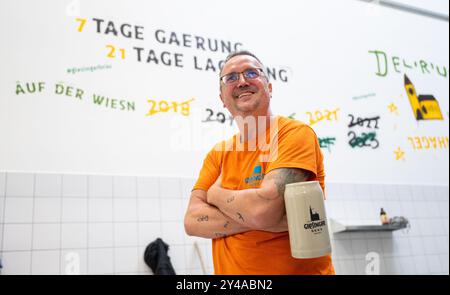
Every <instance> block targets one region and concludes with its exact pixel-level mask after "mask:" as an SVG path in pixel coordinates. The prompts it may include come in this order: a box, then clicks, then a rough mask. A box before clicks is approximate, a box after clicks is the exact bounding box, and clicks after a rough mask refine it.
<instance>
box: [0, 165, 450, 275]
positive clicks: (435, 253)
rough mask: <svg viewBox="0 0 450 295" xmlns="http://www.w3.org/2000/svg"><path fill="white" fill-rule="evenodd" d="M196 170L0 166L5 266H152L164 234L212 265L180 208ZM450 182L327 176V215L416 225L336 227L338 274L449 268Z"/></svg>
mask: <svg viewBox="0 0 450 295" xmlns="http://www.w3.org/2000/svg"><path fill="white" fill-rule="evenodd" d="M194 182H195V180H194V179H187V178H157V177H156V178H155V177H130V176H126V177H121V176H108V175H100V176H97V175H59V174H40V173H39V174H31V173H0V258H1V259H2V263H3V265H4V268H3V270H2V274H58V273H61V274H136V273H139V274H151V273H152V271H151V270H150V268H149V267H148V266H147V265H146V264H145V262H144V261H143V253H144V250H145V248H146V247H147V246H148V244H149V243H151V242H153V241H154V240H155V239H156V238H158V237H160V238H162V239H163V240H164V241H165V242H166V243H167V244H169V247H170V249H169V256H170V257H171V260H172V264H173V266H174V267H175V270H176V272H177V273H178V274H202V273H203V270H202V267H201V264H200V259H199V257H198V255H197V253H196V251H195V250H194V246H193V244H194V242H197V243H198V245H199V247H200V249H201V251H202V254H203V258H204V260H205V264H206V268H207V273H212V271H213V265H212V256H211V255H212V254H211V241H210V240H207V239H202V238H196V237H188V236H187V235H186V234H185V233H184V225H183V218H184V213H185V210H186V207H187V204H188V201H189V196H190V190H191V188H192V186H193V184H194ZM448 201H449V190H448V187H437V186H436V187H430V186H405V185H387V186H386V185H375V184H368V185H367V184H340V183H329V184H328V185H327V202H326V209H327V215H328V217H329V218H333V219H337V220H338V221H340V222H343V223H354V224H377V223H378V222H379V210H380V208H381V207H383V208H384V209H385V210H386V211H387V213H388V214H389V216H390V217H393V216H401V215H403V216H405V217H407V218H408V219H409V221H410V224H411V228H410V229H409V230H401V231H395V232H393V233H378V232H366V233H354V234H349V233H342V234H334V235H332V236H331V238H332V245H333V260H334V264H335V269H336V271H337V274H366V267H367V265H368V261H367V260H366V258H367V254H368V253H369V252H376V253H377V254H378V255H379V269H380V273H381V274H448V272H449V263H448V260H449V238H448V237H449V232H448V231H449V226H448V223H449V222H448V218H449V206H448V203H449V202H448Z"/></svg>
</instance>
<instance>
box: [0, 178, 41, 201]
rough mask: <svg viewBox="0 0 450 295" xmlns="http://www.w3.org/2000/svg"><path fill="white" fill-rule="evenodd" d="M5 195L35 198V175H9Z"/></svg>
mask: <svg viewBox="0 0 450 295" xmlns="http://www.w3.org/2000/svg"><path fill="white" fill-rule="evenodd" d="M5 194H6V196H7V197H33V194H34V174H30V173H7V174H6V190H5Z"/></svg>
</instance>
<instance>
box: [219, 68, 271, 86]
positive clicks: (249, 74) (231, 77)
mask: <svg viewBox="0 0 450 295" xmlns="http://www.w3.org/2000/svg"><path fill="white" fill-rule="evenodd" d="M261 73H263V74H264V72H263V70H262V69H260V68H256V69H246V70H245V71H243V72H240V73H237V72H233V73H229V74H226V75H223V76H222V77H220V81H222V83H223V84H225V85H230V84H233V83H235V82H236V81H238V80H239V77H240V75H241V74H242V75H243V76H244V78H245V79H246V80H252V79H256V78H258V77H260V76H261Z"/></svg>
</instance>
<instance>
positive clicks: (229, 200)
mask: <svg viewBox="0 0 450 295" xmlns="http://www.w3.org/2000/svg"><path fill="white" fill-rule="evenodd" d="M234 199H235V196H234V195H233V196H231V197H229V198H228V199H227V203H228V204H229V203H231V202H233V201H234Z"/></svg>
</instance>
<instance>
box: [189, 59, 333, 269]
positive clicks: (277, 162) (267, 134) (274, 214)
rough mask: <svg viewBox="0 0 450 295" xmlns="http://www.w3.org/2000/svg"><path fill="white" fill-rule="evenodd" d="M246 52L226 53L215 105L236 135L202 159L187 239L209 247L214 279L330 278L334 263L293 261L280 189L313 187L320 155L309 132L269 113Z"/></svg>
mask: <svg viewBox="0 0 450 295" xmlns="http://www.w3.org/2000/svg"><path fill="white" fill-rule="evenodd" d="M263 68H264V67H263V65H262V63H261V62H260V61H259V59H258V58H257V57H256V56H255V55H253V54H252V53H250V52H248V51H238V52H234V53H232V54H230V55H229V56H228V57H227V58H226V60H225V62H224V66H223V68H222V71H221V77H220V98H221V100H222V102H223V104H224V106H225V107H226V108H227V109H228V110H229V111H230V113H231V114H232V115H233V118H234V120H235V122H236V123H237V125H238V127H239V130H240V132H239V133H238V134H236V135H235V136H233V137H232V138H231V139H230V140H228V141H224V142H221V143H219V144H217V145H216V146H215V147H214V148H213V149H212V150H211V151H210V152H209V153H208V154H207V156H206V158H205V160H204V163H203V167H202V170H201V171H200V175H199V178H198V180H197V183H196V184H195V186H194V188H193V190H192V194H191V199H190V202H189V207H188V210H187V212H186V216H185V222H184V223H185V229H186V233H187V234H189V235H193V236H199V237H203V238H210V239H212V240H213V260H214V271H215V274H334V268H333V264H332V261H331V256H329V255H327V256H324V257H319V258H313V259H296V258H293V257H292V256H291V250H290V244H289V233H288V227H287V219H286V211H285V207H284V189H285V186H286V184H289V183H295V182H301V181H312V180H317V181H319V182H320V185H321V186H322V189H324V178H325V173H324V167H323V156H322V153H321V150H320V147H319V144H318V141H317V136H316V134H315V133H314V131H313V130H312V129H311V128H310V127H309V126H307V125H305V124H303V123H301V122H298V121H295V120H291V119H288V118H284V117H280V116H273V115H272V113H271V110H270V99H271V97H272V84H271V83H270V82H269V79H268V77H267V76H266V75H265V74H264V70H263Z"/></svg>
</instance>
